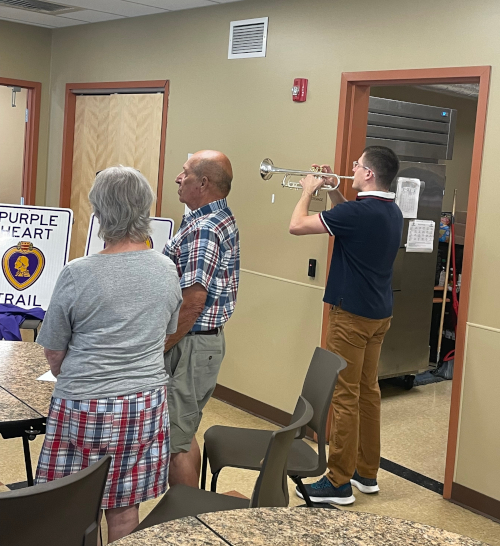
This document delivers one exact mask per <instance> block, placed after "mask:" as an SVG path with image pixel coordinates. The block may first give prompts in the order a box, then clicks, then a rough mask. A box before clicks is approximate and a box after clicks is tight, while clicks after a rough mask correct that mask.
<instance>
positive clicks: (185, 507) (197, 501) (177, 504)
mask: <svg viewBox="0 0 500 546" xmlns="http://www.w3.org/2000/svg"><path fill="white" fill-rule="evenodd" d="M295 415H296V419H295V420H294V421H293V423H292V424H290V426H288V427H286V428H282V429H280V430H276V431H275V432H273V433H272V434H271V435H270V437H269V443H268V447H267V451H266V452H264V461H263V462H262V468H261V470H260V474H259V477H258V478H257V481H256V483H255V487H254V490H253V494H252V498H251V499H250V501H248V500H247V499H241V498H238V497H231V496H229V495H220V494H218V493H212V492H210V491H205V490H203V489H196V488H194V487H188V486H187V485H174V486H173V487H171V488H170V489H169V490H168V491H167V492H166V493H165V495H164V496H163V498H162V499H161V501H160V502H159V503H158V504H157V505H156V506H155V508H153V510H152V511H151V513H150V514H149V515H148V516H147V517H146V518H145V519H144V520H143V521H142V522H141V524H140V525H139V526H138V527H137V528H136V529H135V530H134V532H135V531H141V530H142V529H147V528H148V527H151V526H153V525H158V524H159V523H164V522H166V521H172V520H174V519H178V518H185V517H187V516H197V515H198V514H206V513H208V512H219V511H222V510H238V509H241V508H269V507H285V506H288V487H287V480H286V461H287V456H288V451H289V449H290V446H291V444H292V442H293V440H294V438H295V436H296V435H297V433H298V432H299V431H300V429H301V428H302V427H304V426H305V425H306V424H307V423H308V422H309V421H310V419H311V417H312V415H313V409H312V407H311V404H309V402H308V401H307V400H305V399H304V398H302V397H300V398H299V401H298V403H297V409H296V412H295Z"/></svg>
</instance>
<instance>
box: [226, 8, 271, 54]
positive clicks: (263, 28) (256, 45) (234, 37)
mask: <svg viewBox="0 0 500 546" xmlns="http://www.w3.org/2000/svg"><path fill="white" fill-rule="evenodd" d="M268 23H269V17H260V18H259V19H245V20H243V21H232V22H231V29H230V32H229V53H228V56H227V58H228V59H246V58H248V57H265V56H266V44H267V25H268Z"/></svg>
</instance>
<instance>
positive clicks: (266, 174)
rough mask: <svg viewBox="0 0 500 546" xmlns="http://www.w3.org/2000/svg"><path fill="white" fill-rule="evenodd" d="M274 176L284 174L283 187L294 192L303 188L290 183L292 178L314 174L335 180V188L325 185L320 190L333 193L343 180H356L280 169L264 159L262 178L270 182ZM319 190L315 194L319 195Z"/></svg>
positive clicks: (333, 175)
mask: <svg viewBox="0 0 500 546" xmlns="http://www.w3.org/2000/svg"><path fill="white" fill-rule="evenodd" d="M273 174H283V175H284V177H283V182H281V185H282V186H283V187H284V188H290V189H292V190H301V189H302V186H301V185H300V183H299V182H292V181H290V177H291V176H307V175H308V174H312V175H314V176H317V177H321V178H323V177H327V178H334V179H335V180H336V181H337V183H336V185H335V186H332V185H330V184H325V185H324V186H321V188H319V189H320V190H326V191H332V190H336V189H337V188H338V187H339V185H340V181H341V179H344V178H345V179H348V180H354V176H340V175H338V174H333V173H322V172H320V171H319V170H318V169H311V170H310V171H294V170H291V169H281V168H280V167H275V166H274V164H273V162H272V161H271V160H270V159H269V158H268V159H264V161H262V163H261V164H260V176H261V177H262V178H263V179H264V180H269V179H270V178H271V177H272V176H273ZM317 192H318V190H317V191H316V192H315V194H317Z"/></svg>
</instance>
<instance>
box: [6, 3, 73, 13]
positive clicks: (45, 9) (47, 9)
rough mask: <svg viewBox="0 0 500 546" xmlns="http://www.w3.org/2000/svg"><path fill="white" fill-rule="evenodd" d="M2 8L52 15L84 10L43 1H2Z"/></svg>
mask: <svg viewBox="0 0 500 546" xmlns="http://www.w3.org/2000/svg"><path fill="white" fill-rule="evenodd" d="M0 6H8V7H10V8H17V9H23V10H26V11H36V12H37V13H50V14H51V15H58V14H60V13H68V12H73V11H81V10H82V9H83V8H75V7H73V6H64V5H63V4H55V3H53V2H42V1H41V0H0Z"/></svg>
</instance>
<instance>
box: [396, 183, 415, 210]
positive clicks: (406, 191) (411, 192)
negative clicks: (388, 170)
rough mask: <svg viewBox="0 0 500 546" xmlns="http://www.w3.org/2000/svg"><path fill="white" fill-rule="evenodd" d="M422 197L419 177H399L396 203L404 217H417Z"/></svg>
mask: <svg viewBox="0 0 500 546" xmlns="http://www.w3.org/2000/svg"><path fill="white" fill-rule="evenodd" d="M419 197H420V180H419V179H418V178H403V177H400V178H398V187H397V190H396V205H398V207H399V208H400V209H401V212H402V213H403V218H416V217H417V212H418V200H419Z"/></svg>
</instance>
